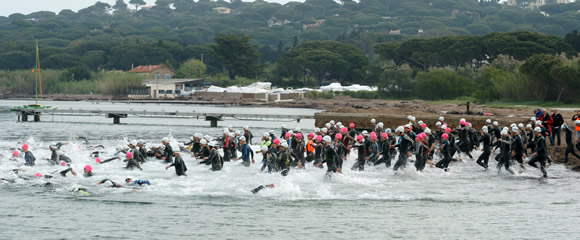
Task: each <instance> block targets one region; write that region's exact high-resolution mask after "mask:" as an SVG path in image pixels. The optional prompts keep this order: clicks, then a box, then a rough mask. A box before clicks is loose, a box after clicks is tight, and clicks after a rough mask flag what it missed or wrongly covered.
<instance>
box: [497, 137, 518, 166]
mask: <svg viewBox="0 0 580 240" xmlns="http://www.w3.org/2000/svg"><path fill="white" fill-rule="evenodd" d="M511 144H512V142H511V139H510V137H509V136H507V137H505V138H502V141H501V142H500V150H501V153H500V155H499V156H500V157H499V159H498V163H497V169H498V170H501V167H502V166H503V167H505V170H506V171H508V172H510V173H512V174H514V172H513V171H512V170H511V169H510V156H511Z"/></svg>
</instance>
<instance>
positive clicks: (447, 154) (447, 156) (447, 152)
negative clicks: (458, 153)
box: [435, 140, 451, 169]
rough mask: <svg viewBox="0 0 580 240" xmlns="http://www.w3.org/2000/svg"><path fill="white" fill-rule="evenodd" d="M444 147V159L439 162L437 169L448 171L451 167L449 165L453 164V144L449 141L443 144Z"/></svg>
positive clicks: (436, 165)
mask: <svg viewBox="0 0 580 240" xmlns="http://www.w3.org/2000/svg"><path fill="white" fill-rule="evenodd" d="M442 144H443V146H442V147H441V154H442V155H443V159H441V160H439V162H437V164H435V167H438V168H441V169H447V168H448V167H449V163H450V162H451V143H450V142H449V140H447V141H445V142H443V143H442Z"/></svg>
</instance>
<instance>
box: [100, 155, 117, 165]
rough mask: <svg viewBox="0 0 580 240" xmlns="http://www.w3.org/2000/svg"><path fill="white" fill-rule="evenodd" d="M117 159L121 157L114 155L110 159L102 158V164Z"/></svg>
mask: <svg viewBox="0 0 580 240" xmlns="http://www.w3.org/2000/svg"><path fill="white" fill-rule="evenodd" d="M115 159H119V158H118V157H112V158H109V159H105V160H101V162H100V164H103V163H108V162H110V161H113V160H115Z"/></svg>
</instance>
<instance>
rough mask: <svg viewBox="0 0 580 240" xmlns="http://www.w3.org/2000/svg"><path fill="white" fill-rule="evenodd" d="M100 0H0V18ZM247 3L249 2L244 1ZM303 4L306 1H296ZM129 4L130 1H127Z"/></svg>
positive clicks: (74, 7) (108, 0)
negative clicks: (0, 4)
mask: <svg viewBox="0 0 580 240" xmlns="http://www.w3.org/2000/svg"><path fill="white" fill-rule="evenodd" d="M97 1H98V0H0V2H1V3H2V7H1V8H0V16H8V15H10V14H13V13H22V14H29V13H33V12H38V11H51V12H55V13H59V12H60V11H61V10H63V9H70V10H73V11H75V12H76V11H78V10H79V9H83V8H86V7H88V6H91V5H93V4H95V3H96V2H97ZM100 1H101V2H106V3H109V4H111V5H113V4H115V0H100ZM244 1H247V0H244ZM267 1H268V2H279V3H285V2H288V1H289V0H267ZM294 1H300V2H303V1H304V0H294ZM145 2H147V3H148V4H149V5H153V4H154V3H155V0H145ZM125 3H129V0H125Z"/></svg>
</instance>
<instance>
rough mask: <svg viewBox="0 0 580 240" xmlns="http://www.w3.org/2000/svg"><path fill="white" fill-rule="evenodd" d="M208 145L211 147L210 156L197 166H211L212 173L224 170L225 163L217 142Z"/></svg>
mask: <svg viewBox="0 0 580 240" xmlns="http://www.w3.org/2000/svg"><path fill="white" fill-rule="evenodd" d="M208 145H209V148H208V149H209V156H208V157H204V158H203V159H204V160H203V161H201V162H198V163H197V165H200V164H206V165H210V164H211V170H212V171H214V172H215V171H220V170H222V167H223V164H224V162H223V160H222V157H221V156H220V154H219V152H218V150H217V148H216V145H217V142H215V141H211V142H209V143H208Z"/></svg>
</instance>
